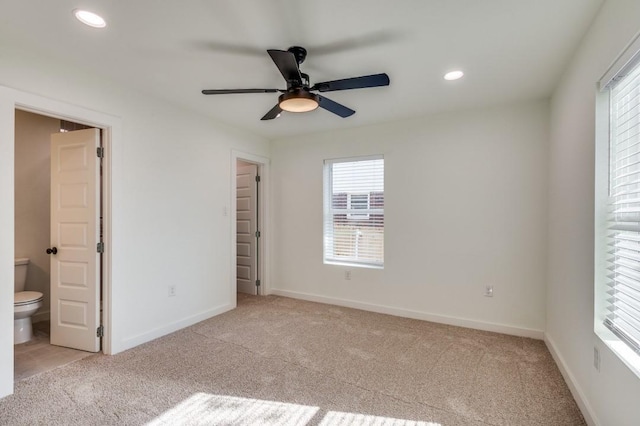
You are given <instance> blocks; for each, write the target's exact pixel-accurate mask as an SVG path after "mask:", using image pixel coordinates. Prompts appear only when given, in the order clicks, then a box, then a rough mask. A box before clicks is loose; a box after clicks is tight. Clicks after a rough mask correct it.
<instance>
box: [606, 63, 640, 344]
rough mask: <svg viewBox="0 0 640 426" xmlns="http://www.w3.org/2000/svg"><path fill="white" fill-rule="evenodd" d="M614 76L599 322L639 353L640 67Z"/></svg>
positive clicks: (611, 94) (611, 95) (611, 98)
mask: <svg viewBox="0 0 640 426" xmlns="http://www.w3.org/2000/svg"><path fill="white" fill-rule="evenodd" d="M616 80H617V81H616V83H615V85H613V86H612V87H611V89H610V90H611V93H610V108H611V110H610V123H609V124H610V127H609V129H610V138H609V140H610V142H609V143H610V146H609V150H610V151H609V217H608V230H609V232H608V233H607V245H608V257H607V268H608V271H609V273H608V275H607V280H606V284H607V297H606V302H605V309H606V314H605V320H604V324H605V326H606V327H607V328H609V329H610V330H611V331H612V332H613V333H615V334H616V335H617V336H618V337H619V338H620V339H621V340H622V341H624V342H625V343H627V345H629V346H630V347H631V348H632V349H633V350H634V351H636V352H637V353H640V66H636V67H635V68H633V69H632V70H631V71H630V72H628V73H626V75H624V76H622V77H619V78H617V79H616Z"/></svg>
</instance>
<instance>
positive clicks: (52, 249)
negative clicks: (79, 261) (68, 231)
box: [47, 247, 58, 254]
mask: <svg viewBox="0 0 640 426" xmlns="http://www.w3.org/2000/svg"><path fill="white" fill-rule="evenodd" d="M57 253H58V249H57V248H55V247H51V248H48V249H47V254H57Z"/></svg>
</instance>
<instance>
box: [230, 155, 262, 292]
mask: <svg viewBox="0 0 640 426" xmlns="http://www.w3.org/2000/svg"><path fill="white" fill-rule="evenodd" d="M231 166H232V167H231V169H232V179H231V181H232V187H231V193H232V194H233V199H232V200H231V203H232V204H231V205H232V209H231V212H232V219H233V220H232V253H233V254H234V255H233V256H232V257H233V261H234V263H233V266H232V278H233V283H232V288H233V292H234V293H237V292H239V293H246V294H253V295H265V294H268V291H267V287H266V284H267V279H266V278H267V277H266V271H267V268H266V264H267V261H266V259H267V257H268V253H267V247H268V245H267V244H266V241H267V238H268V230H267V223H268V222H267V220H266V212H267V208H266V206H267V202H268V160H267V159H265V158H262V157H257V156H253V155H249V154H242V153H235V152H234V155H232V165H231Z"/></svg>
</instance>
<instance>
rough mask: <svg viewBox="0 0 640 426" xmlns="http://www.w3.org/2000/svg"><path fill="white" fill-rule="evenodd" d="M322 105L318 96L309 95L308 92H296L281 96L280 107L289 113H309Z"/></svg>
mask: <svg viewBox="0 0 640 426" xmlns="http://www.w3.org/2000/svg"><path fill="white" fill-rule="evenodd" d="M319 103H320V101H319V99H318V95H315V94H313V93H309V92H307V91H306V90H296V91H294V92H287V93H283V94H282V95H280V98H279V99H278V105H280V108H281V109H282V110H283V111H287V112H309V111H313V110H314V109H316V108H318V104H319Z"/></svg>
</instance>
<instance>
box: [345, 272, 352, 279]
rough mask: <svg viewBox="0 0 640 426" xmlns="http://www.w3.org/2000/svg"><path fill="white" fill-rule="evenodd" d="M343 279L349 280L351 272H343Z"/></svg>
mask: <svg viewBox="0 0 640 426" xmlns="http://www.w3.org/2000/svg"><path fill="white" fill-rule="evenodd" d="M344 279H345V280H350V279H351V271H344Z"/></svg>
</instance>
